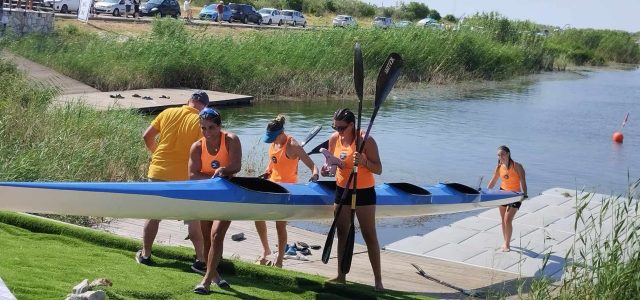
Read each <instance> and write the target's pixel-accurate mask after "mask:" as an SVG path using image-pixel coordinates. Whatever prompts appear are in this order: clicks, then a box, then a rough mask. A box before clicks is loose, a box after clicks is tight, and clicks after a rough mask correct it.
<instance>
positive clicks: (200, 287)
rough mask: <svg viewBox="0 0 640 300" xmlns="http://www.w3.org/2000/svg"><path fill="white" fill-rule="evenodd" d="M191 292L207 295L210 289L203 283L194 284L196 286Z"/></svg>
mask: <svg viewBox="0 0 640 300" xmlns="http://www.w3.org/2000/svg"><path fill="white" fill-rule="evenodd" d="M193 292H194V293H196V294H198V295H209V294H210V293H211V291H210V290H209V286H206V285H204V284H198V285H196V287H195V288H194V289H193Z"/></svg>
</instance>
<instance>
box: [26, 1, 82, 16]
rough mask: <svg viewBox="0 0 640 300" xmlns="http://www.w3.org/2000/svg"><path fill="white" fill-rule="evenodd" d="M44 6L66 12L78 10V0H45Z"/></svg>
mask: <svg viewBox="0 0 640 300" xmlns="http://www.w3.org/2000/svg"><path fill="white" fill-rule="evenodd" d="M18 3H19V2H18ZM44 6H48V7H51V8H52V9H53V10H54V11H59V12H61V13H63V14H66V13H69V12H72V11H75V12H78V8H80V0H45V1H44Z"/></svg>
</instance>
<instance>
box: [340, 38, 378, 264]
mask: <svg viewBox="0 0 640 300" xmlns="http://www.w3.org/2000/svg"><path fill="white" fill-rule="evenodd" d="M353 56H354V58H353V84H354V85H355V87H356V94H357V95H358V123H357V126H356V128H357V129H356V135H355V136H354V138H355V139H356V147H357V148H356V150H357V151H358V152H362V148H363V147H364V143H361V142H360V139H361V133H360V129H361V127H360V124H361V123H362V93H363V88H364V87H363V86H364V78H363V76H364V66H363V65H362V52H361V51H360V44H357V43H356V48H355V50H354V55H353ZM371 121H372V122H373V120H371ZM351 174H352V175H353V190H352V191H351V226H349V233H348V234H347V244H346V245H345V246H344V253H343V255H342V263H341V264H340V269H341V270H342V273H344V274H347V273H349V271H350V270H351V259H352V258H353V246H354V240H355V237H356V228H355V227H356V226H355V225H354V219H355V217H356V194H357V190H358V189H357V188H358V164H355V163H354V164H353V169H352V170H351ZM344 188H345V191H346V190H347V189H349V184H347V186H345V187H344ZM340 202H341V203H342V201H340ZM338 213H340V212H339V211H338ZM350 241H351V242H350ZM347 253H351V255H349V254H347Z"/></svg>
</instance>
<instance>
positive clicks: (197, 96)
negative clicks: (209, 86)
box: [191, 90, 209, 106]
mask: <svg viewBox="0 0 640 300" xmlns="http://www.w3.org/2000/svg"><path fill="white" fill-rule="evenodd" d="M191 99H193V100H198V101H200V103H202V104H204V105H205V106H207V105H209V95H207V93H206V92H205V91H203V90H198V91H195V92H194V93H193V94H192V95H191Z"/></svg>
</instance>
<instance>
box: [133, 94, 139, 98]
mask: <svg viewBox="0 0 640 300" xmlns="http://www.w3.org/2000/svg"><path fill="white" fill-rule="evenodd" d="M131 97H136V98H140V95H138V94H133V95H131Z"/></svg>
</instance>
